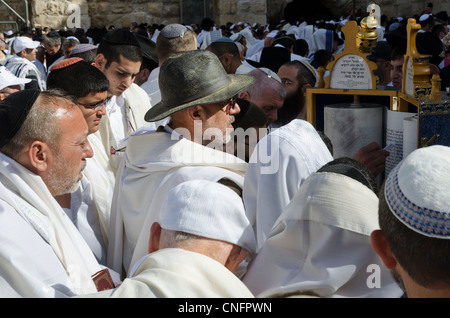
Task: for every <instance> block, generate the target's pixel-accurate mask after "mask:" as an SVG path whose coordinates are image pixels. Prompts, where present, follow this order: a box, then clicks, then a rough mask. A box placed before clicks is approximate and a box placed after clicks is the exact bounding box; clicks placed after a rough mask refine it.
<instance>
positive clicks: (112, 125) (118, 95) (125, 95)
mask: <svg viewBox="0 0 450 318" xmlns="http://www.w3.org/2000/svg"><path fill="white" fill-rule="evenodd" d="M141 63H142V53H141V47H140V44H139V41H138V39H137V38H136V36H135V35H134V34H133V33H131V32H129V30H127V29H125V28H122V29H114V30H112V31H110V32H108V33H107V34H106V35H105V36H104V38H103V39H102V40H101V42H100V45H99V46H98V49H97V57H96V58H95V66H96V67H97V68H98V69H100V70H101V71H102V72H103V73H104V74H105V75H106V77H107V78H108V80H109V90H108V98H109V101H108V102H107V104H106V115H105V116H104V118H103V122H102V124H101V125H100V129H99V131H98V132H97V133H96V134H98V135H99V137H100V139H101V140H102V143H103V146H104V148H105V150H106V152H107V154H108V155H109V163H108V165H109V166H110V167H105V169H106V170H109V169H112V170H113V171H114V172H115V171H116V169H117V167H118V165H119V162H120V160H121V158H122V155H123V153H124V151H125V147H126V141H125V140H126V137H128V136H129V135H130V134H131V133H132V132H134V131H136V130H137V129H138V128H140V127H143V126H150V127H152V128H154V125H152V124H149V123H147V122H145V120H144V115H145V112H146V111H147V110H148V109H150V107H151V106H150V100H149V97H148V95H147V94H146V93H145V91H144V90H143V89H141V88H140V87H139V86H138V85H136V84H135V83H133V81H134V79H135V77H136V75H137V74H138V73H139V70H140V67H141Z"/></svg>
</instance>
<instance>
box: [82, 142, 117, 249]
mask: <svg viewBox="0 0 450 318" xmlns="http://www.w3.org/2000/svg"><path fill="white" fill-rule="evenodd" d="M88 139H89V143H90V144H91V146H92V149H93V150H94V155H93V157H92V158H88V159H86V168H85V169H84V170H83V175H84V176H85V177H86V179H88V180H89V182H90V184H91V188H92V200H93V203H94V207H93V208H94V209H95V213H96V215H97V216H98V220H99V223H100V227H101V232H102V235H103V240H104V242H105V244H106V245H108V232H109V222H110V216H111V202H112V196H113V192H114V184H115V182H116V178H115V175H114V172H113V171H112V169H111V167H110V166H109V164H108V160H109V158H108V155H107V154H106V152H105V150H104V148H103V145H102V142H101V140H100V138H99V137H98V136H97V135H95V134H91V135H89V136H88ZM106 169H108V170H106Z"/></svg>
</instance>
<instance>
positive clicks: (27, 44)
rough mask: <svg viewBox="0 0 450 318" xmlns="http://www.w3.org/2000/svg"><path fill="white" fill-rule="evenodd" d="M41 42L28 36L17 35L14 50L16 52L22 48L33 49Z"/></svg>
mask: <svg viewBox="0 0 450 318" xmlns="http://www.w3.org/2000/svg"><path fill="white" fill-rule="evenodd" d="M40 44H41V43H40V42H38V41H33V40H32V39H30V38H29V37H26V36H19V37H17V38H16V39H15V40H14V45H13V48H14V51H15V52H16V53H18V52H20V51H22V50H24V49H35V48H37V47H38V46H39V45H40Z"/></svg>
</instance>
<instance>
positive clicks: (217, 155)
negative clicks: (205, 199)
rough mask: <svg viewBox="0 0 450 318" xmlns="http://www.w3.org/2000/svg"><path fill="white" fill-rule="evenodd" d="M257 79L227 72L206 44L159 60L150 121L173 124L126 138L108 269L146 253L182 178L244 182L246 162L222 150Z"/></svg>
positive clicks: (128, 265) (126, 264) (126, 267)
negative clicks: (243, 95)
mask: <svg viewBox="0 0 450 318" xmlns="http://www.w3.org/2000/svg"><path fill="white" fill-rule="evenodd" d="M254 81H255V79H254V78H253V77H252V76H250V75H236V74H227V73H226V72H225V70H224V68H223V66H222V64H221V63H220V61H219V59H218V58H217V56H216V55H214V54H213V53H211V52H209V51H206V50H194V51H188V52H181V53H178V54H175V55H173V56H171V57H170V58H168V59H167V60H166V61H165V62H164V63H163V64H162V65H161V70H160V75H159V86H160V89H161V102H159V103H157V104H156V105H154V106H153V107H152V108H151V109H150V110H149V111H148V112H147V113H146V114H145V120H147V121H149V122H155V121H159V120H161V119H164V118H166V117H168V116H170V122H169V123H168V124H167V125H166V126H164V127H163V126H160V127H159V128H158V130H157V131H156V132H155V131H150V130H145V129H140V130H139V131H138V132H136V133H135V134H133V135H131V136H130V138H129V139H128V144H127V149H126V152H125V155H124V157H123V160H122V162H121V166H120V168H119V170H118V174H117V176H116V188H115V195H114V197H113V204H112V211H111V226H112V227H111V228H112V229H114V231H113V233H111V234H112V237H110V238H109V247H110V249H108V263H107V264H108V267H110V268H113V269H115V270H116V271H117V270H118V271H121V270H122V268H123V269H124V270H125V271H129V269H130V268H131V266H133V264H134V263H135V262H136V261H137V260H139V259H140V258H141V257H142V256H144V255H146V254H147V247H148V238H149V232H150V227H151V225H152V224H153V222H155V221H159V210H160V208H161V204H162V202H163V201H164V199H165V198H166V197H167V193H168V192H169V190H170V189H171V188H173V187H174V186H176V185H178V184H179V183H180V182H183V181H186V180H191V179H204V180H210V181H213V182H218V181H220V180H222V181H223V182H226V183H230V184H232V185H234V186H236V187H237V188H240V187H242V184H243V175H244V173H245V170H246V167H247V163H246V162H245V161H244V160H242V159H240V158H237V157H235V156H233V155H230V154H228V153H226V152H223V151H222V150H223V147H224V144H225V143H227V142H228V140H229V139H230V134H231V131H232V126H231V123H232V121H233V120H234V118H233V115H235V114H236V113H238V112H239V110H240V109H239V106H238V104H237V103H236V99H235V96H236V95H237V94H238V93H239V92H240V91H242V90H243V89H245V88H246V87H248V86H249V85H251V84H252V83H253V82H254ZM211 146H212V147H211Z"/></svg>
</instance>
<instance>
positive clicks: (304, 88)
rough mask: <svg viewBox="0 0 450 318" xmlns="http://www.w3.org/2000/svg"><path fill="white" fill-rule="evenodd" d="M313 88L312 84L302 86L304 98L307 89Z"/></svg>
mask: <svg viewBox="0 0 450 318" xmlns="http://www.w3.org/2000/svg"><path fill="white" fill-rule="evenodd" d="M307 88H311V84H305V85H303V86H302V94H303V96H306V89H307Z"/></svg>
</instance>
